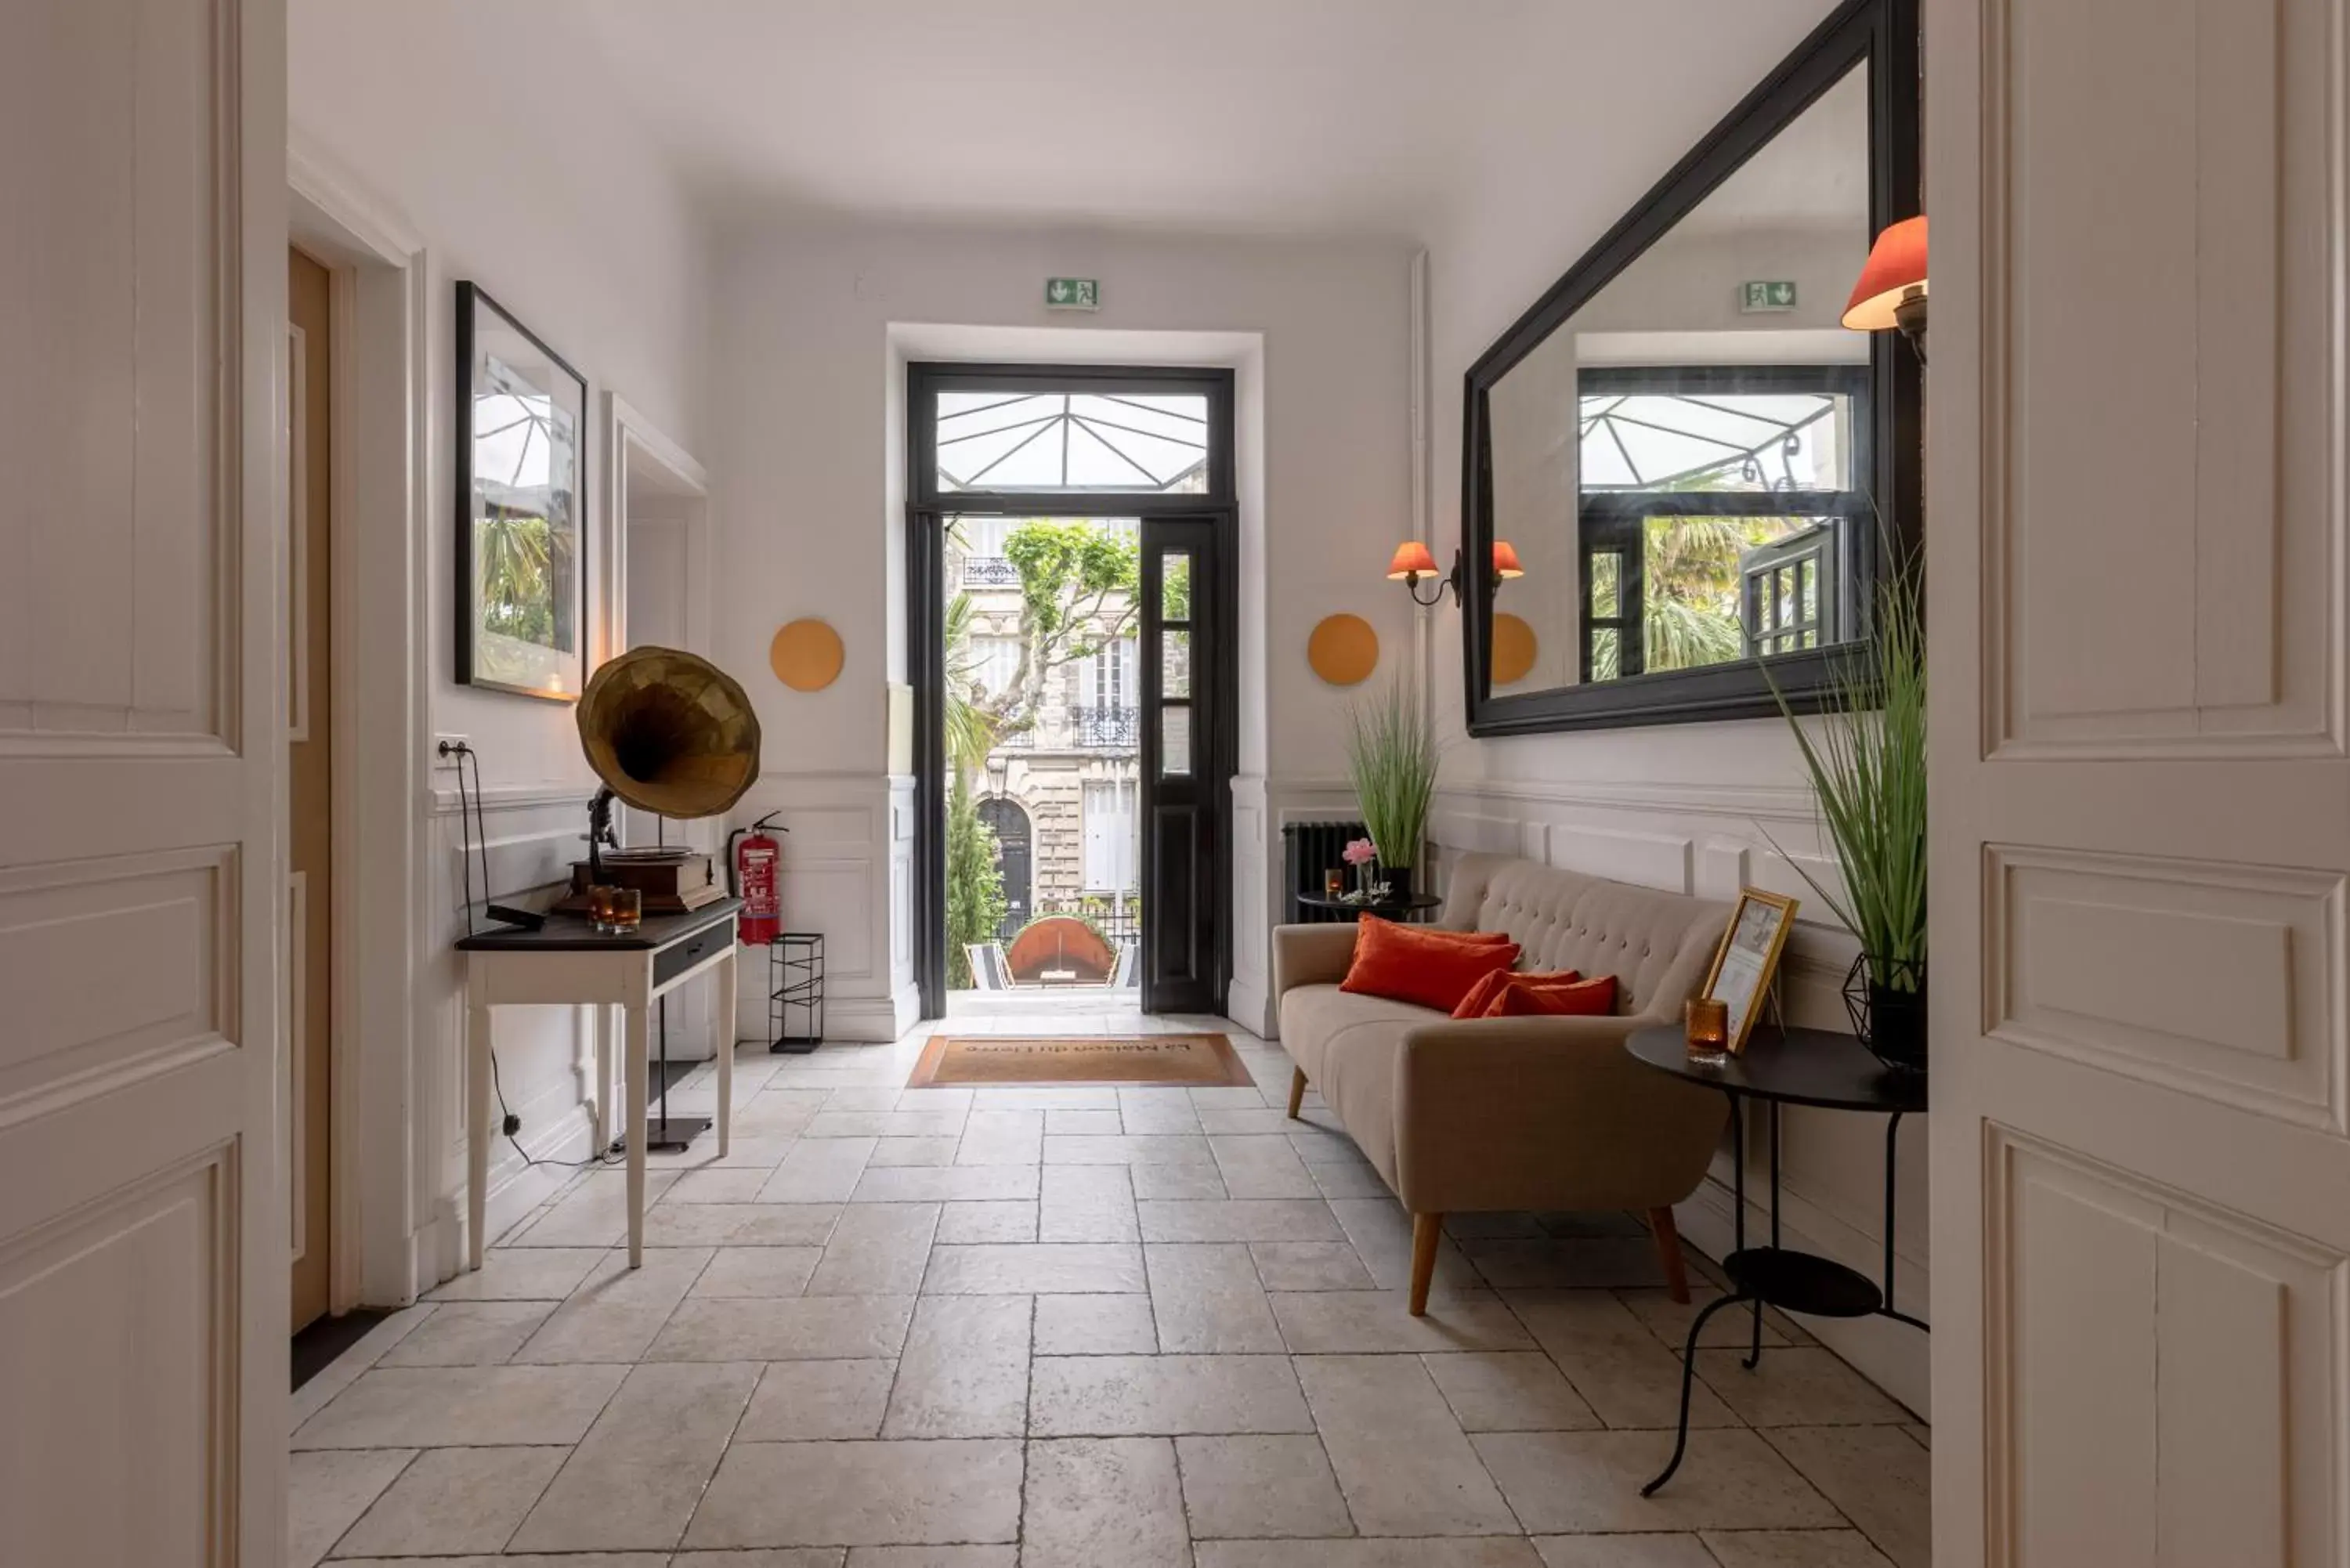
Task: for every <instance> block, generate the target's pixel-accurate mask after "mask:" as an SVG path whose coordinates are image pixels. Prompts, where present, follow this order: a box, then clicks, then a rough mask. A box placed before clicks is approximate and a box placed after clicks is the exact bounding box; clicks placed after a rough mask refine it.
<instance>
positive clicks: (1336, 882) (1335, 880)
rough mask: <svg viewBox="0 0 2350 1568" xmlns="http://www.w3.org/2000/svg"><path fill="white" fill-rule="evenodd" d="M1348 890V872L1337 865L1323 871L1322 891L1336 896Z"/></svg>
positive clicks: (1327, 894) (1327, 896)
mask: <svg viewBox="0 0 2350 1568" xmlns="http://www.w3.org/2000/svg"><path fill="white" fill-rule="evenodd" d="M1346 890H1347V874H1346V873H1345V872H1344V871H1342V870H1340V869H1339V868H1338V867H1336V866H1333V867H1330V868H1329V869H1328V870H1326V871H1325V872H1323V873H1322V892H1323V894H1324V896H1325V897H1326V898H1336V897H1338V896H1339V895H1340V894H1341V893H1344V892H1345V891H1346Z"/></svg>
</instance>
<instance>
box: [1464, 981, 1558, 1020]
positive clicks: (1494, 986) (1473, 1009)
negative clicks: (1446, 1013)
mask: <svg viewBox="0 0 2350 1568" xmlns="http://www.w3.org/2000/svg"><path fill="white" fill-rule="evenodd" d="M1582 978H1583V976H1582V975H1580V974H1578V973H1576V972H1575V971H1574V970H1571V969H1562V970H1553V971H1542V972H1536V973H1530V974H1520V973H1518V972H1517V971H1514V970H1506V969H1497V970H1495V971H1493V972H1492V973H1491V974H1489V975H1487V976H1486V977H1485V978H1484V979H1482V980H1481V981H1478V982H1477V983H1476V984H1475V985H1472V986H1471V987H1470V988H1469V994H1468V995H1466V996H1464V997H1462V998H1461V1004H1460V1005H1459V1006H1457V1007H1455V1008H1454V1009H1453V1010H1452V1016H1453V1017H1455V1018H1482V1017H1484V1016H1485V1010H1486V1009H1487V1008H1489V1007H1491V1006H1492V1005H1493V1002H1494V1001H1495V1000H1496V999H1497V998H1498V997H1500V995H1501V994H1502V988H1503V986H1505V985H1508V984H1510V983H1511V982H1512V981H1528V982H1529V983H1533V984H1538V985H1572V984H1574V983H1575V981H1578V980H1581V979H1582Z"/></svg>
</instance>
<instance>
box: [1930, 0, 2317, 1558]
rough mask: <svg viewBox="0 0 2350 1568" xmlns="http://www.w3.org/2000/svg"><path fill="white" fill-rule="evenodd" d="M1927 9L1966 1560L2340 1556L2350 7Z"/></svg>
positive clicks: (1948, 1250) (1938, 1018)
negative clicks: (2345, 18) (2347, 21)
mask: <svg viewBox="0 0 2350 1568" xmlns="http://www.w3.org/2000/svg"><path fill="white" fill-rule="evenodd" d="M1928 11H1929V24H1928V26H1929V32H1928V47H1927V60H1928V75H1929V82H1930V87H1929V90H1928V92H1927V94H1926V100H1927V104H1928V113H1929V117H1930V118H1929V124H1928V128H1927V137H1926V144H1927V147H1928V150H1929V170H1928V179H1927V189H1928V191H1929V192H1931V202H1930V206H1931V211H1932V214H1933V223H1934V229H1933V254H1932V273H1933V325H1932V337H1931V345H1930V350H1931V355H1932V361H1931V369H1930V371H1929V383H1928V387H1927V402H1928V409H1929V441H1928V461H1927V464H1926V472H1927V475H1928V480H1929V486H1930V489H1929V497H1928V505H1927V513H1926V515H1927V528H1926V533H1927V538H1928V548H1929V578H1930V581H1929V599H1930V612H1931V623H1932V625H1931V642H1930V655H1929V657H1930V661H1931V666H1932V670H1933V680H1934V709H1933V715H1932V740H1931V748H1932V767H1931V810H1932V815H1931V833H1932V836H1933V858H1932V877H1933V889H1934V893H1933V902H1934V908H1933V916H1932V931H1931V938H1932V948H1931V965H1932V984H1931V991H1932V995H1933V1039H1932V1050H1933V1063H1934V1064H1933V1090H1932V1098H1933V1112H1932V1129H1933V1130H1932V1205H1933V1232H1932V1240H1933V1319H1934V1337H1933V1355H1934V1379H1933V1387H1934V1445H1933V1446H1934V1464H1935V1503H1934V1523H1935V1542H1934V1561H1935V1562H1936V1563H1938V1564H1942V1565H1945V1568H1963V1565H1968V1564H1975V1563H1991V1564H1998V1565H2011V1564H2012V1565H2018V1568H2041V1565H2049V1568H2055V1565H2073V1564H2091V1563H2094V1564H2096V1565H2097V1568H2146V1565H2155V1564H2159V1565H2163V1568H2200V1565H2206V1564H2222V1563H2224V1564H2228V1565H2230V1568H2285V1565H2287V1564H2297V1565H2303V1568H2307V1565H2312V1564H2318V1563H2328V1564H2339V1563H2344V1562H2345V1552H2346V1551H2350V1537H2345V1522H2344V1521H2345V1520H2350V1437H2345V1424H2344V1414H2343V1413H2344V1411H2345V1409H2350V1365H2346V1364H2345V1359H2350V1334H2345V1326H2344V1325H2345V1323H2350V995H2345V989H2350V951H2345V921H2350V908H2345V875H2350V760H2345V742H2350V735H2346V734H2345V719H2344V699H2345V691H2344V686H2345V662H2344V653H2343V640H2342V639H2343V627H2344V624H2345V620H2344V618H2345V608H2346V607H2350V593H2345V560H2350V553H2345V546H2350V540H2345V528H2344V524H2345V512H2344V505H2345V503H2344V488H2343V486H2344V464H2345V401H2344V394H2345V388H2344V378H2343V371H2342V367H2343V365H2344V363H2345V355H2350V334H2345V319H2344V315H2343V312H2344V300H2345V291H2344V281H2343V280H2344V278H2345V263H2346V262H2350V254H2345V231H2344V228H2343V224H2342V213H2343V212H2344V210H2345V200H2344V198H2345V185H2344V181H2345V169H2350V146H2345V133H2344V130H2343V127H2344V124H2345V109H2350V105H2345V102H2344V91H2345V81H2350V71H2345V64H2350V60H2345V34H2344V31H2343V28H2342V24H2341V16H2340V9H2339V6H2338V5H2335V4H2334V3H2333V0H2262V3H2260V4H2244V3H2243V0H2165V3H2163V4H2160V5H2135V4H2125V3H2123V0H2107V3H2091V4H2074V5H2063V4H2025V3H2023V0H1929V6H1928Z"/></svg>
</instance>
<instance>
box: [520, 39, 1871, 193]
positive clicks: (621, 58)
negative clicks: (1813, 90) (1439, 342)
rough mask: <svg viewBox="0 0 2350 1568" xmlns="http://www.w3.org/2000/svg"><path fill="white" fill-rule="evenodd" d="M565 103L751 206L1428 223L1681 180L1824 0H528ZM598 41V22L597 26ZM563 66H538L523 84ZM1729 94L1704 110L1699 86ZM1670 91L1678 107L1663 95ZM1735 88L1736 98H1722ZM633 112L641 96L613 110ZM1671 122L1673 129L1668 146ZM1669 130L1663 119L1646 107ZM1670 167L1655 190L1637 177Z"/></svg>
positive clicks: (699, 187) (552, 106) (550, 84)
mask: <svg viewBox="0 0 2350 1568" xmlns="http://www.w3.org/2000/svg"><path fill="white" fill-rule="evenodd" d="M525 8H526V9H530V10H539V11H543V17H542V18H540V20H541V21H542V22H543V26H541V27H540V28H539V30H538V36H539V37H540V39H541V42H542V44H543V45H544V46H546V50H547V54H548V56H549V58H548V60H547V61H546V63H547V64H549V65H553V64H555V63H556V59H557V58H558V57H561V56H564V55H568V54H569V53H570V52H571V51H570V46H573V45H576V44H584V46H585V47H584V48H582V49H581V50H580V54H581V55H583V56H585V58H583V59H581V60H579V61H578V63H579V65H580V66H581V67H582V68H583V70H592V72H593V74H594V75H595V76H596V77H598V78H601V79H600V80H597V81H593V82H587V83H583V84H581V85H582V86H584V87H587V88H589V89H590V90H589V91H587V93H586V94H585V95H584V96H583V97H575V96H574V95H573V94H572V92H571V91H569V90H568V89H567V88H566V87H565V85H563V83H562V80H561V77H562V74H563V73H562V72H561V71H560V70H557V71H556V72H554V73H553V74H552V75H549V76H544V77H541V78H540V79H542V80H543V81H544V82H545V83H546V95H547V96H546V104H547V107H548V109H549V110H550V112H553V113H556V114H562V113H566V112H573V111H582V112H589V113H593V112H598V111H599V108H600V106H601V105H604V104H610V105H611V106H612V107H614V108H617V109H620V110H621V111H622V112H624V113H626V114H627V115H628V116H629V118H630V119H632V120H634V121H635V122H636V123H637V124H638V125H639V127H640V128H641V129H642V130H644V131H645V132H646V133H647V134H648V135H649V136H650V137H651V138H652V139H653V140H654V141H655V142H656V144H657V145H658V146H659V147H660V149H661V151H663V153H664V154H665V155H666V157H667V158H668V159H669V160H670V161H671V162H672V163H673V164H674V165H675V166H676V167H677V169H678V170H679V171H680V172H681V175H682V176H683V177H684V179H685V180H686V181H687V182H689V184H690V186H691V188H692V190H693V191H694V192H696V194H697V195H698V196H700V197H701V198H702V199H703V200H704V201H706V202H711V203H712V204H713V205H714V206H716V207H718V208H720V209H721V210H722V211H723V213H725V214H727V215H730V216H733V217H736V218H742V217H744V216H748V215H753V214H756V213H761V212H764V211H768V210H772V209H775V208H784V209H791V210H801V211H806V210H811V209H813V210H817V211H827V210H828V211H833V212H839V213H857V214H866V215H885V216H890V217H898V218H910V219H921V220H930V219H938V220H946V221H956V222H966V223H968V222H987V223H1004V224H1014V223H1018V224H1024V225H1035V224H1065V223H1066V224H1072V225H1084V226H1088V227H1093V226H1101V227H1128V228H1150V229H1175V228H1181V229H1187V230H1206V231H1233V232H1246V233H1266V234H1350V235H1388V236H1395V237H1408V236H1413V235H1422V234H1425V233H1426V232H1427V228H1428V223H1429V222H1430V214H1431V213H1433V212H1434V211H1436V210H1437V209H1439V208H1440V206H1441V204H1442V203H1443V202H1445V201H1446V200H1447V199H1448V196H1449V195H1450V194H1451V193H1452V192H1455V191H1457V190H1458V189H1459V188H1461V186H1462V185H1463V184H1464V183H1466V182H1470V181H1471V180H1473V179H1475V178H1476V177H1477V175H1478V174H1479V173H1480V171H1481V170H1482V167H1483V166H1484V165H1485V164H1486V163H1487V162H1488V161H1489V160H1491V159H1492V156H1493V155H1495V154H1496V153H1497V152H1498V153H1504V154H1508V153H1516V154H1523V151H1524V148H1523V145H1519V146H1515V147H1513V146H1512V145H1511V144H1512V143H1513V142H1516V143H1520V144H1523V141H1524V140H1526V139H1528V138H1534V139H1538V140H1541V141H1543V142H1544V143H1547V144H1552V145H1555V146H1556V147H1557V148H1558V149H1559V151H1560V155H1561V160H1562V162H1561V164H1560V166H1559V175H1560V178H1561V179H1562V180H1565V179H1572V178H1573V177H1574V175H1575V166H1576V165H1577V164H1578V163H1582V162H1584V161H1589V160H1594V159H1600V158H1605V157H1607V156H1609V155H1611V154H1617V153H1620V154H1621V155H1623V156H1626V157H1637V158H1638V160H1639V161H1641V162H1642V163H1643V165H1644V166H1645V165H1646V164H1648V163H1654V165H1655V167H1654V170H1653V171H1652V172H1650V173H1649V174H1648V178H1653V177H1654V174H1657V173H1661V172H1662V171H1663V170H1664V169H1665V168H1666V167H1668V166H1669V164H1670V163H1671V161H1672V160H1673V158H1674V157H1675V156H1678V154H1679V151H1681V150H1682V149H1683V148H1685V147H1686V145H1687V142H1688V140H1690V134H1689V133H1688V132H1686V131H1685V130H1683V129H1681V127H1682V126H1684V125H1686V124H1693V125H1694V126H1695V127H1696V128H1697V129H1699V130H1701V129H1702V128H1703V126H1705V125H1707V124H1710V123H1711V121H1712V119H1715V118H1717V117H1718V116H1719V115H1720V114H1721V112H1722V111H1724V110H1726V109H1728V108H1729V107H1730V106H1731V103H1732V102H1734V101H1735V100H1736V99H1737V97H1738V96H1739V95H1740V93H1741V92H1742V91H1743V90H1744V88H1746V87H1747V86H1750V85H1751V84H1752V82H1754V81H1755V80H1758V79H1759V78H1761V77H1762V76H1763V74H1764V73H1765V72H1766V71H1767V70H1768V69H1769V67H1771V65H1772V64H1773V63H1774V62H1775V61H1776V59H1777V58H1778V57H1779V56H1780V55H1781V54H1782V53H1783V52H1784V51H1785V50H1786V49H1787V48H1788V47H1791V46H1792V45H1793V44H1794V42H1795V41H1796V40H1797V39H1798V38H1800V37H1801V36H1802V35H1803V34H1804V31H1805V30H1806V29H1807V28H1808V27H1809V26H1812V25H1813V23H1814V22H1815V21H1816V20H1817V19H1818V18H1819V17H1820V16H1822V15H1824V14H1825V11H1826V9H1827V8H1828V5H1827V0H659V3H654V0H503V3H502V4H500V5H498V6H497V9H499V10H500V11H502V12H504V13H507V16H505V18H504V19H506V20H512V19H513V18H512V12H514V11H515V10H516V9H525ZM583 30H584V35H585V36H584V38H583V37H582V31H583ZM535 74H536V73H534V72H529V71H520V72H517V73H515V75H514V79H516V80H522V79H529V78H531V77H532V76H533V75H535ZM1697 96H1702V97H1704V98H1705V99H1707V101H1705V102H1704V103H1702V104H1700V103H1697V102H1695V101H1694V99H1695V97H1697ZM1668 97H1669V98H1671V99H1673V100H1674V102H1673V106H1672V111H1671V112H1670V113H1669V114H1659V113H1658V112H1656V111H1654V110H1653V109H1647V108H1644V107H1643V106H1644V105H1648V104H1653V103H1655V102H1656V101H1657V100H1658V99H1662V98H1668ZM1716 99H1718V100H1719V101H1714V100H1716ZM615 100H617V101H615ZM1658 119H1669V120H1670V121H1671V122H1673V127H1674V128H1673V129H1672V130H1670V132H1669V135H1670V136H1671V137H1672V138H1673V139H1674V140H1675V141H1676V145H1675V146H1674V147H1673V148H1671V149H1669V150H1666V151H1659V150H1657V149H1655V148H1652V147H1649V146H1648V145H1647V143H1648V141H1650V140H1654V139H1655V138H1656V135H1657V126H1656V123H1655V122H1656V121H1657V120H1658ZM1644 122H1646V123H1644ZM1639 183H1641V184H1643V185H1644V184H1645V183H1646V180H1645V179H1644V180H1642V181H1641V182H1639Z"/></svg>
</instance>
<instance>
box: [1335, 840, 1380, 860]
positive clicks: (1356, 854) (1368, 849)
mask: <svg viewBox="0 0 2350 1568" xmlns="http://www.w3.org/2000/svg"><path fill="white" fill-rule="evenodd" d="M1378 856H1379V852H1378V848H1377V847H1376V846H1374V845H1373V844H1372V843H1371V841H1370V840H1369V839H1367V838H1357V839H1354V840H1352V841H1350V842H1349V843H1348V844H1347V848H1346V852H1345V855H1344V857H1343V858H1344V859H1345V860H1346V862H1347V865H1349V866H1356V867H1362V866H1368V865H1369V864H1370V863H1371V862H1372V861H1374V860H1376V859H1378Z"/></svg>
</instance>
